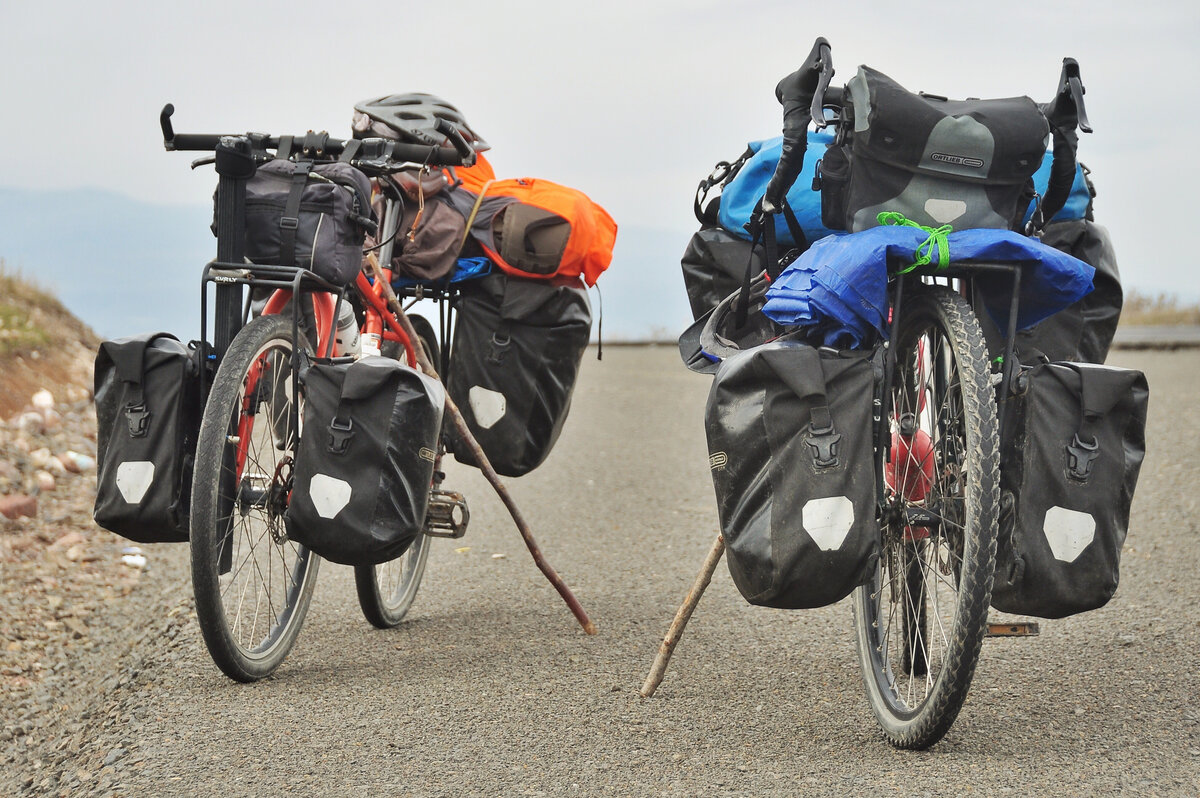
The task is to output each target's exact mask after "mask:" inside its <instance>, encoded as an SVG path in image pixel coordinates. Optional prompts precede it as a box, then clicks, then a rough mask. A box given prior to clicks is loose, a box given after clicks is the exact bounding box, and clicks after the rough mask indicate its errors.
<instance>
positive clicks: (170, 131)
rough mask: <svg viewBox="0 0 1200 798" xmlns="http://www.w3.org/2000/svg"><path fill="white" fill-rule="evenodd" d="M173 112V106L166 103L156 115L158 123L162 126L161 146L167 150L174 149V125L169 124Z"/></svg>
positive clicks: (171, 150)
mask: <svg viewBox="0 0 1200 798" xmlns="http://www.w3.org/2000/svg"><path fill="white" fill-rule="evenodd" d="M173 113H175V106H174V105H173V104H171V103H167V104H166V105H164V106H163V109H162V112H161V113H160V114H159V115H158V124H159V127H161V128H162V134H163V148H164V149H166V151H167V152H173V151H174V150H175V127H174V126H173V125H172V124H171V114H173Z"/></svg>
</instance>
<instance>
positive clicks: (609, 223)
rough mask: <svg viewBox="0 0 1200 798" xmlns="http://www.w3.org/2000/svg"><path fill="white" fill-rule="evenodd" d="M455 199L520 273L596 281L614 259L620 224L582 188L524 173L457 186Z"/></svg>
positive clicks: (493, 249) (501, 262) (508, 268)
mask: <svg viewBox="0 0 1200 798" xmlns="http://www.w3.org/2000/svg"><path fill="white" fill-rule="evenodd" d="M451 200H452V201H453V202H454V203H455V206H456V207H457V208H458V209H459V212H460V213H462V215H463V217H464V218H466V219H467V220H468V221H469V224H470V231H471V236H472V237H473V238H474V239H475V240H476V241H477V242H478V243H479V244H480V246H481V247H482V248H483V251H484V252H485V253H486V254H487V256H488V257H489V258H491V259H492V260H493V261H495V263H496V265H497V266H499V267H500V269H501V270H503V271H505V272H508V273H509V274H511V275H513V276H515V277H525V278H529V279H535V280H550V279H554V278H557V277H582V278H583V280H584V282H586V283H587V284H588V285H589V286H591V285H595V284H596V280H597V279H599V277H600V275H601V273H602V272H604V270H605V269H607V268H608V266H609V264H610V263H611V262H612V253H613V247H614V246H615V245H616V241H617V224H616V222H614V221H613V219H612V217H611V216H609V215H608V212H607V211H606V210H604V209H603V208H601V207H600V206H599V205H597V204H596V203H594V202H592V200H591V199H590V198H588V196H587V195H586V194H584V193H583V192H582V191H578V190H576V189H573V188H568V187H566V186H561V185H559V184H557V183H552V182H551V181H549V180H542V179H540V178H532V177H522V178H518V179H515V180H494V181H490V182H488V183H485V184H484V185H483V186H481V187H480V191H479V192H471V191H468V190H466V189H465V188H462V189H458V190H456V191H453V192H451Z"/></svg>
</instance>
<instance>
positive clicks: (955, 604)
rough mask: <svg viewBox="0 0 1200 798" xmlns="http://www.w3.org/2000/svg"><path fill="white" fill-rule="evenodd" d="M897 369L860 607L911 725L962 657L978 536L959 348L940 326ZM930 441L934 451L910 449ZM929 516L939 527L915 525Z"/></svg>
mask: <svg viewBox="0 0 1200 798" xmlns="http://www.w3.org/2000/svg"><path fill="white" fill-rule="evenodd" d="M896 367H897V372H898V373H897V379H896V381H895V383H894V384H895V385H896V386H897V388H896V389H895V390H893V392H892V408H893V411H892V416H891V420H890V425H891V432H892V436H893V446H892V451H893V462H892V463H891V464H890V466H889V467H888V468H887V469H885V473H886V474H887V477H886V478H885V494H886V502H885V507H886V509H885V510H884V513H883V518H882V523H881V527H882V550H881V555H880V565H879V570H878V573H877V576H876V579H875V580H874V582H873V584H872V585H871V586H870V587H869V589H868V590H867V592H866V595H865V596H863V597H861V598H860V601H862V602H863V605H864V606H863V608H864V609H865V611H866V615H867V620H868V623H867V624H866V635H867V638H868V639H867V644H868V648H869V655H870V657H871V659H872V661H873V665H874V667H873V671H874V678H875V682H876V687H877V689H878V692H879V696H880V698H881V699H882V701H883V702H884V703H885V704H886V705H887V707H888V709H889V710H890V712H891V713H892V714H893V715H894V716H895V717H896V718H897V719H898V720H901V721H903V720H908V719H912V718H914V717H916V716H917V715H918V714H920V712H921V710H922V709H923V707H924V706H925V705H926V703H927V702H928V701H929V700H930V698H931V697H933V696H934V695H936V693H937V692H938V683H939V681H940V680H941V679H942V677H943V674H944V673H946V671H947V670H948V669H949V667H950V666H951V665H952V664H953V660H954V658H956V657H957V656H958V655H959V651H960V646H959V645H958V644H957V642H956V629H957V622H958V618H957V615H958V611H959V607H960V603H961V602H960V600H959V598H960V597H959V589H960V586H961V585H960V581H961V576H962V571H963V560H964V546H965V545H969V544H970V537H971V536H969V535H964V529H965V526H966V523H967V519H968V517H969V515H968V514H969V513H971V512H974V509H973V508H969V507H968V506H967V503H968V499H967V491H966V490H965V484H966V478H967V476H968V475H967V474H966V473H965V470H966V468H967V467H968V466H967V460H966V457H965V452H966V431H965V426H966V425H965V420H964V408H963V400H962V385H961V381H960V380H961V375H960V372H959V368H958V364H957V361H956V359H955V357H954V355H953V349H952V347H951V344H950V341H949V340H948V339H947V338H946V336H945V334H944V333H943V332H942V331H941V330H939V329H938V328H937V326H936V325H931V326H930V327H928V328H927V329H925V330H924V331H922V333H921V334H920V335H919V336H918V337H916V339H915V340H913V341H912V342H911V343H910V344H909V345H907V346H902V347H901V349H900V352H899V353H898V358H897V364H896ZM922 437H923V438H924V439H925V441H926V442H925V445H923V446H918V445H913V444H912V443H911V442H914V441H919V440H921V438H922ZM906 439H907V440H908V441H910V443H909V444H908V445H906V444H905V443H904V441H905V440H906ZM921 514H926V515H927V518H928V520H931V521H933V523H932V524H930V525H929V526H916V525H910V524H909V523H908V522H910V521H914V520H919V516H920V515H921Z"/></svg>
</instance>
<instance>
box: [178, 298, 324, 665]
mask: <svg viewBox="0 0 1200 798" xmlns="http://www.w3.org/2000/svg"><path fill="white" fill-rule="evenodd" d="M293 346H294V342H293V340H292V323H291V318H290V317H288V316H262V317H260V318H257V319H254V320H253V321H251V322H250V323H249V324H247V325H246V326H245V328H243V329H242V331H241V332H239V333H238V335H237V337H235V338H234V340H233V343H232V344H231V345H230V347H229V350H228V351H227V352H226V353H225V357H224V359H223V360H222V361H221V366H220V368H218V369H217V374H216V376H215V378H214V379H213V385H212V390H211V392H210V393H209V397H208V403H207V405H206V406H205V409H204V417H203V420H202V422H201V426H200V436H199V439H198V442H197V445H196V469H195V476H194V478H193V480H192V530H191V553H192V586H193V589H194V590H195V594H196V617H197V619H198V620H199V622H200V631H201V632H202V634H203V637H204V643H205V645H206V646H207V647H208V651H209V654H211V655H212V658H213V661H214V662H215V663H216V664H217V667H219V668H220V669H221V670H222V671H224V673H225V674H226V675H227V676H229V677H230V678H231V679H235V680H237V681H240V682H252V681H256V680H258V679H262V678H263V677H265V676H267V675H269V674H270V673H271V672H272V671H274V670H275V669H276V668H277V667H279V664H280V663H281V662H283V659H284V657H286V656H287V654H288V651H289V650H291V647H292V645H293V643H295V641H296V635H297V634H299V632H300V627H301V625H302V624H303V623H304V615H305V613H306V612H307V610H308V604H309V601H310V599H311V598H312V592H313V587H314V586H315V585H316V579H317V570H318V567H319V564H320V557H318V556H317V555H316V554H313V553H312V552H311V551H309V550H308V549H307V548H305V547H304V546H301V545H299V544H297V543H294V542H292V541H290V540H288V538H287V532H286V530H285V528H284V521H283V514H284V511H285V510H286V509H287V502H288V497H289V496H290V494H291V473H292V463H293V457H294V455H295V451H296V444H297V443H298V440H299V434H298V431H297V430H295V429H294V428H293V424H292V421H291V412H292V406H293V405H292V401H293V400H292V383H291V376H292V375H291V370H292V360H291V358H292V350H293ZM302 412H303V409H302V408H301V413H302Z"/></svg>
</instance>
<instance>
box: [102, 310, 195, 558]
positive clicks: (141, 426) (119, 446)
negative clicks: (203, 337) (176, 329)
mask: <svg viewBox="0 0 1200 798" xmlns="http://www.w3.org/2000/svg"><path fill="white" fill-rule="evenodd" d="M200 368H201V359H200V354H199V349H198V348H197V346H196V344H194V343H193V344H188V345H185V344H183V343H181V342H180V341H179V339H177V338H176V337H175V336H173V335H171V334H170V333H148V334H144V335H137V336H131V337H129V338H122V339H120V340H116V341H105V342H104V343H102V344H100V350H99V352H98V353H97V355H96V373H95V399H96V426H97V435H96V441H97V453H98V457H97V462H98V474H97V483H96V503H95V508H94V513H93V514H94V517H95V519H96V523H97V524H99V525H100V526H102V527H104V528H105V529H107V530H109V531H110V532H116V533H117V534H118V535H121V536H123V537H127V538H129V539H130V540H136V541H137V542H139V543H169V542H177V541H185V540H187V539H188V515H189V511H190V497H191V484H192V466H193V463H194V461H195V455H196V438H197V436H198V434H199V430H200V415H201V408H200Z"/></svg>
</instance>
